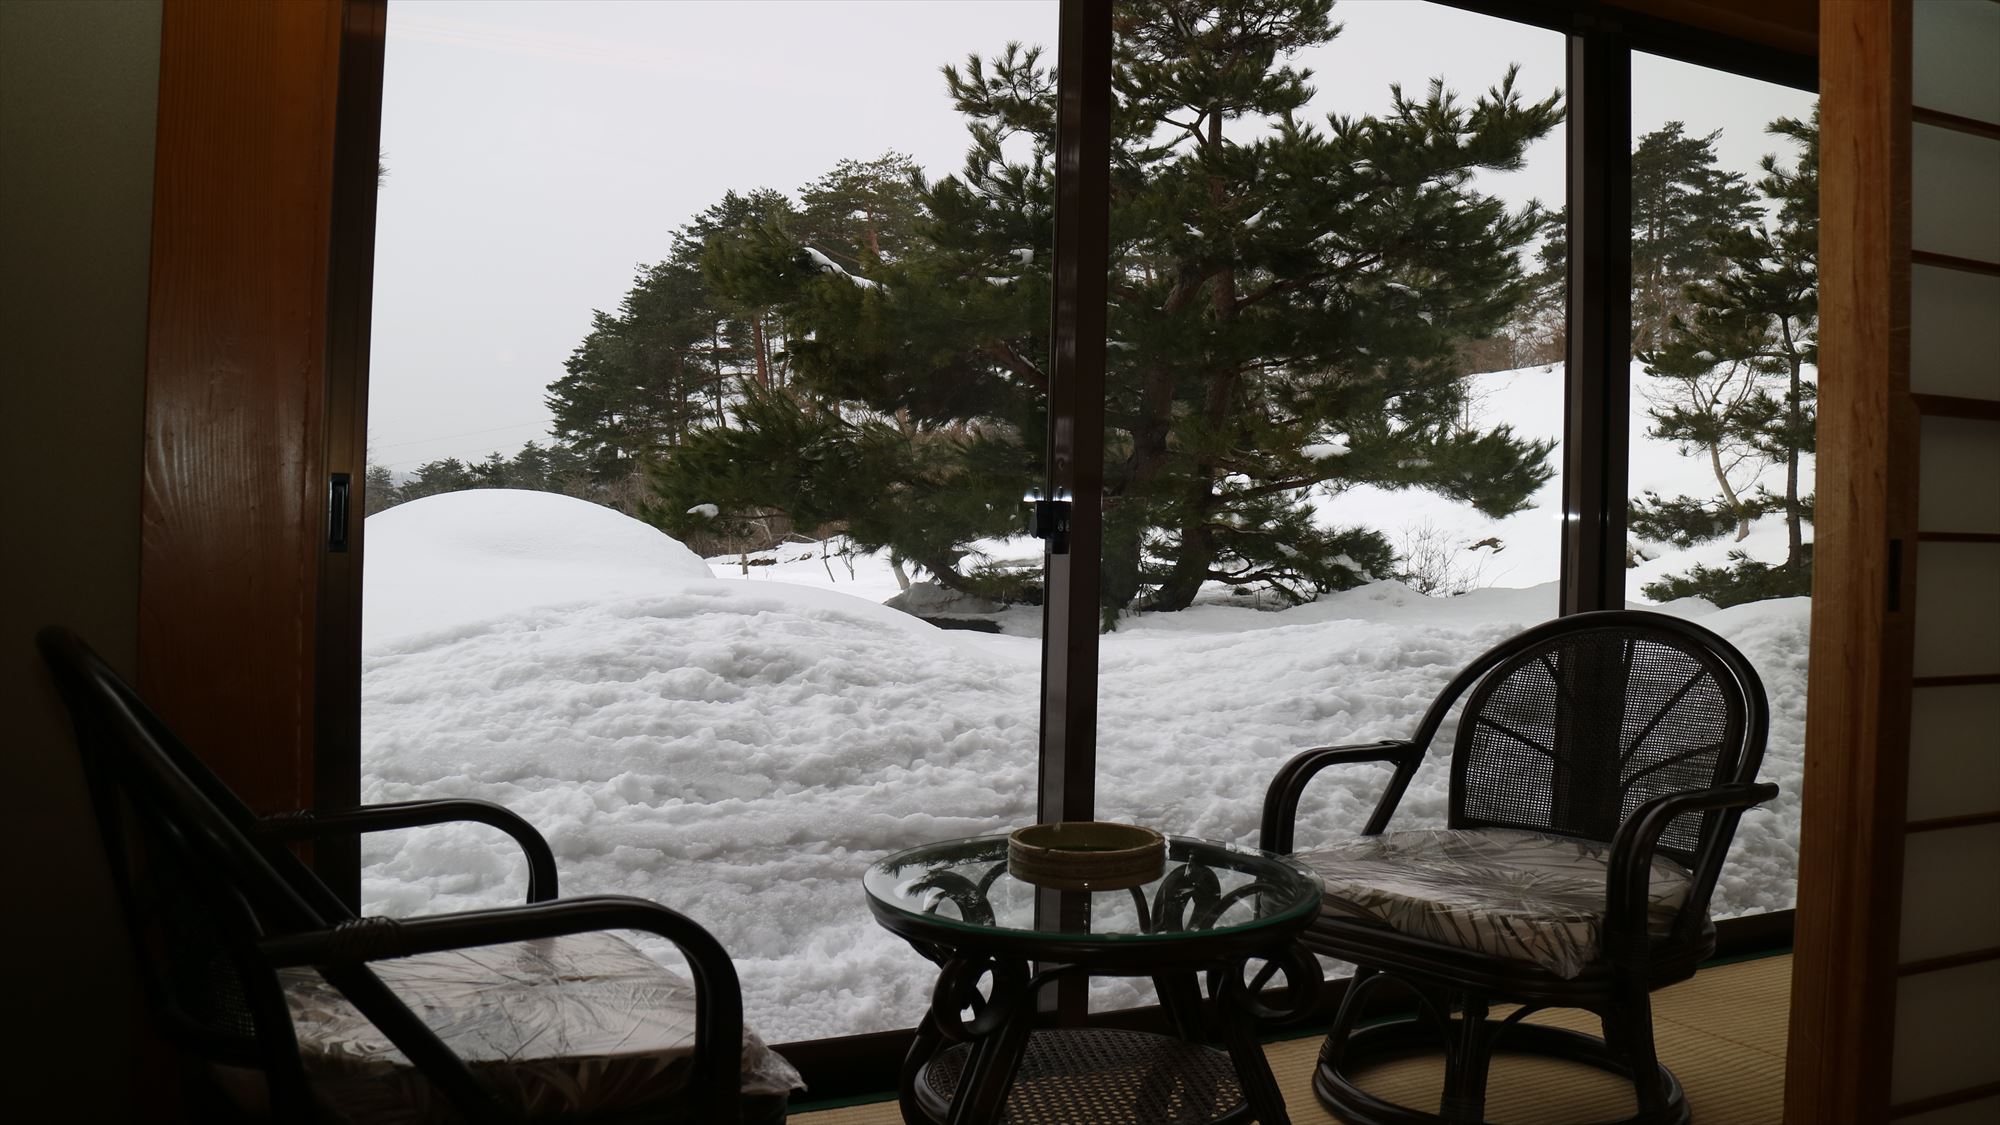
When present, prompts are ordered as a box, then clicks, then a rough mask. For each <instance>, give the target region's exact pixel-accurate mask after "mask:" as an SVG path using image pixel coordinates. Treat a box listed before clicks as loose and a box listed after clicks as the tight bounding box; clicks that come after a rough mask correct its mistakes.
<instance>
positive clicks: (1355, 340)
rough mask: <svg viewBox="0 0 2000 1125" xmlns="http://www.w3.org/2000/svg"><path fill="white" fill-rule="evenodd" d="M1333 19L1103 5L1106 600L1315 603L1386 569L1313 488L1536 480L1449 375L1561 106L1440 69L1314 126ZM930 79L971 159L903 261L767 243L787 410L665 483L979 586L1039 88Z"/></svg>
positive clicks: (951, 180)
mask: <svg viewBox="0 0 2000 1125" xmlns="http://www.w3.org/2000/svg"><path fill="white" fill-rule="evenodd" d="M1330 7H1331V5H1330V3H1329V2H1328V0H1309V2H1306V3H1299V2H1297V0H1227V2H1221V3H1214V4H1207V5H1189V4H1186V3H1181V2H1165V0H1152V2H1133V3H1128V4H1125V5H1122V6H1121V7H1120V9H1119V14H1118V22H1117V34H1118V40H1117V52H1118V53H1117V59H1116V64H1117V69H1116V72H1115V78H1114V81H1115V83H1116V93H1117V97H1118V102H1117V107H1116V109H1115V112H1114V118H1113V130H1114V137H1113V143H1114V146H1115V151H1114V153H1113V157H1112V165H1113V174H1114V181H1113V200H1112V215H1111V228H1112V243H1113V245H1112V254H1113V262H1112V287H1111V288H1112V296H1111V308H1110V310H1109V311H1110V335H1111V341H1110V345H1111V346H1110V351H1109V357H1108V371H1107V376H1106V378H1107V390H1106V393H1107V432H1106V447H1107V449H1106V465H1105V478H1106V480H1105V496H1104V518H1105V550H1104V572H1103V573H1104V586H1103V590H1102V591H1101V593H1102V602H1103V605H1104V607H1105V609H1106V611H1107V614H1115V613H1116V612H1119V611H1121V610H1123V609H1125V608H1127V607H1130V606H1138V607H1142V608H1156V609H1179V608H1183V607H1185V606H1187V605H1188V604H1189V603H1190V602H1191V601H1192V600H1193V599H1194V597H1195V594H1196V592H1197V591H1198V590H1199V589H1200V588H1201V586H1202V585H1203V584H1204V583H1205V582H1210V581H1216V582H1221V583H1224V584H1228V585H1232V586H1252V585H1255V586H1263V587H1269V588H1272V589H1275V590H1277V591H1279V592H1281V593H1282V594H1284V595H1286V596H1288V597H1290V598H1293V599H1295V600H1304V599H1308V598H1311V597H1313V596H1315V595H1316V594H1317V593H1318V592H1320V591H1323V590H1328V589H1338V588H1344V587H1346V586H1351V585H1353V584H1355V583H1357V582H1361V581H1365V580H1367V579H1369V578H1372V577H1379V576H1384V575H1387V574H1389V573H1391V572H1392V571H1393V570H1394V551H1393V548H1392V547H1391V546H1390V545H1389V543H1388V542H1387V541H1386V540H1385V539H1384V538H1383V537H1382V535H1381V534H1380V533H1379V532H1377V531H1375V530H1372V529H1367V528H1328V527H1325V526H1322V525H1321V524H1319V523H1318V522H1317V521H1316V520H1315V518H1314V513H1313V508H1312V506H1311V504H1310V503H1309V498H1310V496H1311V495H1312V494H1313V493H1315V492H1327V493H1331V492H1338V491H1339V490H1341V489H1344V488H1348V487H1352V486H1354V485H1357V484H1363V483H1369V484H1377V485H1382V486H1386V487H1391V488H1423V489H1428V490H1431V491H1434V492H1438V493H1441V494H1443V495H1446V496H1449V497H1451V498H1453V499H1456V500H1459V501H1461V502H1463V503H1466V504H1469V505H1472V506H1474V507H1476V508H1477V509H1479V510H1480V511H1483V512H1486V513H1488V514H1492V515H1496V516H1498V515H1504V514H1507V513H1509V512H1513V511H1517V510H1519V509H1520V508H1521V507H1523V506H1525V505H1526V503H1527V502H1528V499H1529V497H1530V496H1532V494H1533V493H1534V492H1535V490H1536V489H1537V488H1538V487H1539V486H1540V485H1541V483H1542V482H1543V481H1545V480H1546V479H1547V478H1548V476H1549V469H1548V468H1547V467H1546V465H1545V464H1544V462H1545V458H1546V455H1547V453H1548V452H1549V448H1550V447H1549V445H1548V444H1547V443H1540V442H1533V441H1526V440H1522V439H1520V438H1518V437H1516V436H1515V435H1514V434H1513V433H1511V432H1510V431H1509V430H1508V429H1507V428H1506V427H1499V428H1496V429H1494V430H1490V431H1484V430H1480V429H1477V428H1476V427H1474V426H1471V425H1469V424H1468V423H1467V421H1466V420H1465V417H1464V415H1465V413H1466V407H1467V405H1468V388H1467V385H1466V382H1465V379H1464V377H1463V372H1462V370H1461V369H1460V368H1459V367H1458V366H1457V364H1456V363H1455V361H1454V357H1455V355H1456V353H1457V352H1458V350H1459V349H1460V347H1461V346H1462V345H1463V343H1464V342H1465V341H1466V340H1468V339H1478V338H1481V337H1485V336H1489V335H1491V334H1493V333H1494V332H1495V331H1497V330H1498V329H1500V328H1501V326H1502V325H1503V324H1505V323H1506V322H1507V320H1508V318H1509V317H1510V316H1512V315H1513V314H1514V313H1515V311H1516V309H1517V308H1518V307H1519V306H1520V305H1521V304H1522V303H1523V302H1524V301H1525V300H1526V299H1527V297H1528V295H1529V289H1530V285H1529V282H1528V280H1527V278H1526V277H1525V276H1524V273H1523V268H1522V265H1521V263H1520V261H1519V254H1520V252H1521V251H1522V250H1523V249H1524V247H1525V246H1526V245H1527V244H1529V243H1530V242H1531V241H1532V240H1533V239H1534V238H1535V237H1536V235H1537V234H1538V233H1539V232H1540V230H1541V229H1542V226H1543V223H1544V220H1545V216H1544V214H1543V213H1542V212H1541V211H1540V210H1539V209H1538V208H1535V207H1533V206H1530V207H1528V208H1526V209H1523V210H1519V211H1510V210H1509V209H1508V208H1507V207H1505V206H1504V205H1503V204H1502V203H1500V202H1499V201H1498V200H1495V199H1493V198H1491V197H1488V196H1485V195H1482V194H1481V193H1479V192H1477V191H1476V190H1474V189H1473V188H1472V186H1471V181H1472V178H1473V176H1474V174H1475V172H1476V171H1478V170H1480V169H1485V168H1511V167H1516V166H1518V164H1519V161H1520V159H1521V155H1522V151H1523V150H1524V149H1525V147H1526V146H1527V145H1528V144H1529V143H1530V142H1531V141H1533V140H1534V139H1536V138H1538V137H1540V136H1543V135H1545V134H1546V133H1547V132H1548V131H1549V130H1550V129H1552V128H1553V127H1554V126H1555V125H1556V123H1557V122H1559V121H1560V120H1561V111H1560V109H1559V108H1558V105H1557V98H1556V97H1555V96H1553V95H1552V96H1550V97H1548V98H1546V99H1544V100H1540V101H1524V100H1523V99H1522V97H1521V95H1520V94H1519V93H1518V91H1517V90H1516V89H1515V83H1514V75H1513V72H1512V71H1511V70H1510V71H1509V72H1508V73H1507V74H1506V76H1505V77H1504V79H1503V80H1502V81H1501V83H1500V84H1499V85H1498V86H1497V87H1496V88H1494V89H1493V90H1491V91H1489V92H1488V93H1487V94H1486V95H1484V96H1482V97H1480V98H1477V99H1476V100H1473V101H1471V102H1467V101H1464V100H1461V99H1460V98H1458V97H1457V96H1456V95H1454V94H1451V93H1449V92H1447V91H1446V90H1445V89H1444V88H1443V86H1442V84H1441V83H1437V82H1433V83H1432V84H1431V87H1430V89H1429V90H1428V91H1427V93H1426V94H1425V95H1424V96H1421V97H1410V96H1407V95H1405V94H1404V92H1403V91H1402V90H1401V89H1396V90H1395V91H1394V101H1393V108H1392V110H1391V112H1390V113H1389V114H1387V115H1386V116H1383V117H1380V118H1376V117H1362V118H1350V117H1343V116H1334V117H1331V118H1329V119H1328V120H1327V121H1326V122H1325V124H1324V125H1323V126H1321V125H1314V124H1311V123H1308V122H1305V121H1303V120H1301V117H1300V111H1301V110H1302V109H1303V108H1304V106H1305V105H1306V103H1307V101H1308V100H1309V99H1310V97H1311V95H1312V90H1311V87H1310V86H1309V85H1308V83H1307V79H1308V78H1309V73H1308V72H1305V71H1302V70H1300V69H1298V68H1296V67H1294V66H1292V65H1291V64H1290V63H1289V62H1288V61H1287V60H1288V59H1289V58H1290V57H1291V56H1292V55H1293V54H1294V53H1296V52H1297V51H1299V50H1302V49H1305V48H1307V47H1311V46H1314V45H1317V44H1320V43H1324V42H1326V41H1328V40H1330V39H1332V38H1333V37H1334V35H1335V34H1336V33H1337V30H1338V29H1337V28H1336V27H1335V26H1334V25H1333V24H1332V23H1331V22H1330V20H1329V18H1328V16H1329V9H1330ZM945 77H946V82H947V87H948V90H949V92H950V94H951V97H952V99H953V101H954V104H955V105H956V107H957V108H958V110H959V112H960V113H961V114H962V115H964V117H965V118H966V119H967V122H968V127H969V130H970V133H971V137H972V147H971V151H970V153H969V154H968V156H967V159H966V164H965V167H964V169H963V171H961V172H960V173H958V174H957V175H954V176H947V177H944V178H942V179H940V180H938V181H937V182H936V183H935V184H925V185H921V190H920V192H919V197H920V199H921V202H922V204H923V212H924V213H925V215H926V218H925V220H924V221H923V222H922V223H921V224H920V233H921V235H922V237H921V238H920V239H918V240H917V242H916V243H915V244H913V245H912V247H911V249H910V251H909V253H908V254H907V255H904V256H903V257H901V258H900V259H898V260H895V261H885V262H883V263H882V265H881V267H880V268H879V270H878V271H877V272H876V273H875V274H874V275H872V276H863V275H858V274H853V273H851V272H850V271H847V270H844V269H829V268H828V266H827V264H826V263H822V262H819V261H816V260H815V259H814V258H813V257H812V256H811V255H810V254H809V253H807V251H806V249H805V248H804V247H800V246H797V245H796V244H794V245H792V246H791V247H789V248H786V247H783V246H782V245H779V244H777V243H775V242H773V241H772V240H771V238H770V236H769V235H768V233H767V238H766V242H765V243H764V245H763V247H762V249H761V251H760V256H759V259H758V260H760V261H761V262H763V264H764V266H765V267H766V268H765V270H764V273H763V276H762V283H763V284H764V285H765V286H766V288H765V289H764V290H762V292H763V293H764V294H765V295H767V296H769V297H772V298H774V299H779V300H782V302H783V305H784V308H785V310H786V314H787V316H788V317H789V318H790V319H791V320H792V321H793V322H794V324H795V326H796V328H797V331H796V333H795V335H794V339H793V345H792V349H791V351H792V359H793V363H794V365H795V370H796V372H797V376H798V379H799V381H800V383H801V390H802V392H803V393H801V394H799V395H794V396H787V397H785V398H783V399H776V398H772V399H766V400H762V401H760V402H758V403H757V404H755V407H754V409H750V410H746V411H745V412H743V414H742V416H741V417H740V418H739V425H738V427H737V428H735V429H731V430H727V431H725V430H720V429H713V428H711V429H708V430H704V431H701V432H698V433H696V434H694V435H691V437H690V439H689V442H688V444H687V446H685V447H684V448H683V449H682V450H681V451H680V453H679V454H677V456H676V457H675V458H673V459H672V460H670V461H668V462H666V463H665V464H664V465H663V466H662V467H661V470H660V471H659V472H658V473H657V474H656V475H655V476H654V479H653V482H654V487H655V489H656V491H657V493H658V494H659V497H660V500H659V503H658V504H657V505H656V511H655V514H656V516H657V518H659V519H660V520H661V521H662V522H663V523H664V524H665V525H666V526H668V527H669V528H670V529H673V528H675V527H677V526H679V525H681V524H684V523H687V522H688V521H689V519H690V518H699V517H683V516H681V515H680V514H679V513H680V512H682V511H684V510H685V509H686V508H688V507H691V506H694V505H697V504H701V503H715V504H717V505H718V506H720V507H722V508H724V509H725V511H729V510H737V511H750V510H754V509H757V508H759V507H762V508H769V509H777V510H784V511H788V512H791V513H793V514H794V515H795V516H799V513H800V512H802V511H806V510H811V511H813V512H815V513H816V514H824V515H826V516H828V517H829V518H834V519H839V520H844V521H847V522H848V523H849V524H850V526H851V527H853V526H858V525H859V524H860V523H861V522H862V521H863V520H867V521H871V522H870V526H871V530H870V531H869V533H868V534H869V536H871V537H873V538H874V539H879V540H880V542H879V544H878V543H874V542H872V541H870V540H864V541H863V544H862V545H864V546H870V545H881V546H887V547H889V548H890V549H891V550H892V551H894V552H896V553H897V554H899V555H900V556H901V557H903V558H907V559H910V560H912V561H916V562H918V563H920V564H921V565H923V566H925V567H926V568H927V569H930V570H931V571H933V573H934V574H935V576H936V577H937V578H938V580H940V581H941V582H944V583H946V584H947V585H961V586H971V585H977V578H978V576H976V575H972V574H966V573H963V572H962V571H960V570H959V568H958V566H957V563H958V561H959V559H960V558H962V556H963V554H964V551H965V548H966V545H967V544H968V543H970V542H971V541H972V540H973V539H976V538H979V537H981V536H986V535H993V534H1001V533H1005V532H1007V531H1008V530H1010V529H1012V528H1013V527H1014V526H1016V525H1017V521H1018V518H1019V508H1018V497H1019V495H1020V493H1021V490H1022V488H1023V486H1024V485H1027V484H1029V483H1031V482H1033V481H1035V480H1036V479H1037V478H1038V477H1039V465H1040V460H1041V454H1040V447H1041V443H1042V437H1041V435H1042V433H1043V431H1044V414H1043V411H1044V409H1045V407H1044V400H1045V396H1046V393H1047V374H1046V373H1047V369H1048V367H1047V341H1046V333H1047V323H1048V309H1049V301H1050V281H1049V273H1048V269H1049V263H1048V257H1047V254H1046V253H1045V252H1043V251H1042V250H1041V249H1040V248H1044V247H1047V246H1048V245H1049V244H1050V237H1051V229H1052V227H1051V188H1052V179H1051V172H1050V167H1049V154H1050V152H1051V150H1052V146H1053V140H1054V137H1053V133H1054V82H1053V76H1052V74H1051V73H1050V71H1049V70H1048V69H1047V68H1046V67H1044V66H1043V65H1042V64H1041V59H1040V55H1039V53H1038V51H1036V50H1035V49H1032V48H1030V49H1023V48H1021V47H1019V46H1018V45H1010V46H1009V47H1008V48H1007V49H1006V50H1005V51H1003V52H1002V53H1001V54H999V55H998V56H995V57H993V58H991V59H986V60H982V59H981V58H979V57H978V56H973V57H971V58H968V59H967V61H966V63H965V65H964V66H963V67H948V68H946V71H945ZM1010 141H1012V142H1013V143H1014V151H1017V152H1019V151H1025V154H1026V155H1025V158H1023V159H1016V160H1010V159H1009V158H1008V156H1007V155H1006V149H1007V146H1008V142H1010ZM836 265H837V264H836ZM736 276H737V277H741V276H743V274H742V273H741V272H739V273H738V274H737V275H736ZM725 280H727V278H726V277H725ZM828 403H831V404H836V405H837V407H838V409H834V410H828V409H826V406H825V404H828ZM697 453H698V454H699V456H695V454H697ZM911 471H915V472H916V473H917V474H918V476H919V478H920V483H919V484H917V485H914V486H912V485H907V484H903V482H904V474H906V473H908V472H911ZM829 472H838V473H839V474H841V475H842V480H841V484H842V485H843V486H844V485H845V483H847V482H858V483H860V484H862V485H863V488H862V489H861V491H860V492H858V493H855V494H852V495H844V494H843V493H842V490H841V488H840V487H835V483H836V482H834V481H831V480H829V479H828V478H827V477H826V476H825V474H826V473H829ZM899 484H901V485H902V490H901V491H897V487H898V485H899ZM830 497H834V498H841V499H842V503H839V504H835V503H832V502H830V501H829V500H828V498H830ZM815 505H817V506H815ZM905 511H906V512H907V513H908V514H906V515H905V514H899V513H901V512H905ZM799 518H801V520H802V522H805V520H804V517H799ZM857 538H860V536H857Z"/></svg>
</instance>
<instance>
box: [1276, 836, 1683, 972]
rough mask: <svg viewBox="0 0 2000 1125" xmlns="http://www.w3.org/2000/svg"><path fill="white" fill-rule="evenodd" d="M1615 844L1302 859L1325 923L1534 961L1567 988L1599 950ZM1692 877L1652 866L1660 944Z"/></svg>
mask: <svg viewBox="0 0 2000 1125" xmlns="http://www.w3.org/2000/svg"><path fill="white" fill-rule="evenodd" d="M1610 851H1611V846H1610V845H1609V844H1602V843H1598V842H1596V841H1593V840H1579V839H1575V838H1572V837H1567V836H1551V835H1546V834H1543V833H1539V832H1524V831H1520V830H1517V829H1510V828H1468V829H1429V830H1417V831H1407V832H1390V833H1385V834H1383V835H1380V836H1364V837H1361V838H1360V839H1357V840H1355V841H1353V842H1352V843H1348V844H1343V845H1340V846H1339V847H1334V848H1328V849H1325V850H1323V851H1316V852H1303V853H1300V854H1299V855H1298V856H1297V857H1296V858H1297V859H1298V860H1299V861H1300V862H1302V863H1304V864H1305V865H1306V866H1308V867H1310V868H1312V869H1313V870H1314V871H1316V872H1318V873H1319V876H1320V878H1321V879H1323V880H1325V882H1326V896H1325V899H1324V902H1323V908H1322V916H1323V917H1326V916H1330V917H1335V918H1343V919H1355V920H1357V921H1361V922H1365V923H1371V924H1375V925H1381V926H1386V927H1388V928H1390V929H1393V930H1396V931H1399V932H1401V933H1406V934H1409V935H1411V936H1413V937H1421V938H1426V939H1428V940H1431V941H1436V942H1440V943H1442V944H1445V945H1451V946H1455V947H1458V948H1460V949H1469V950H1474V951H1477V952H1480V953H1488V954H1492V955H1494V956H1496V957H1505V958H1508V959H1509V960H1515V961H1528V962H1532V963H1534V964H1536V965H1540V966H1541V967H1542V968H1544V969H1547V970H1548V971H1549V972H1552V973H1554V974H1556V975H1557V976H1559V977H1563V978H1565V979H1569V978H1574V977H1575V976H1577V975H1578V974H1579V973H1581V972H1582V971H1583V969H1584V966H1586V965H1588V964H1589V963H1590V962H1592V961H1594V960H1596V959H1597V957H1598V955H1599V954H1600V952H1601V951H1602V947H1603V927H1604V905H1605V899H1604V896H1605V884H1606V880H1607V877H1608V857H1609V854H1610ZM1689 881H1690V879H1689V873H1688V870H1687V869H1686V868H1684V867H1682V866H1681V865H1680V864H1678V863H1675V862H1674V861H1673V860H1670V859H1667V858H1665V857H1663V856H1656V857H1654V859H1653V865H1652V872H1651V876H1650V885H1649V887H1648V892H1647V898H1648V903H1647V914H1648V918H1647V921H1648V925H1649V929H1651V931H1652V932H1653V933H1655V934H1664V933H1665V932H1666V931H1667V929H1668V928H1669V927H1671V926H1672V924H1673V921H1674V916H1675V912H1676V911H1678V910H1679V909H1680V906H1681V903H1682V902H1683V901H1685V900H1686V898H1687V894H1688V888H1689Z"/></svg>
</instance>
